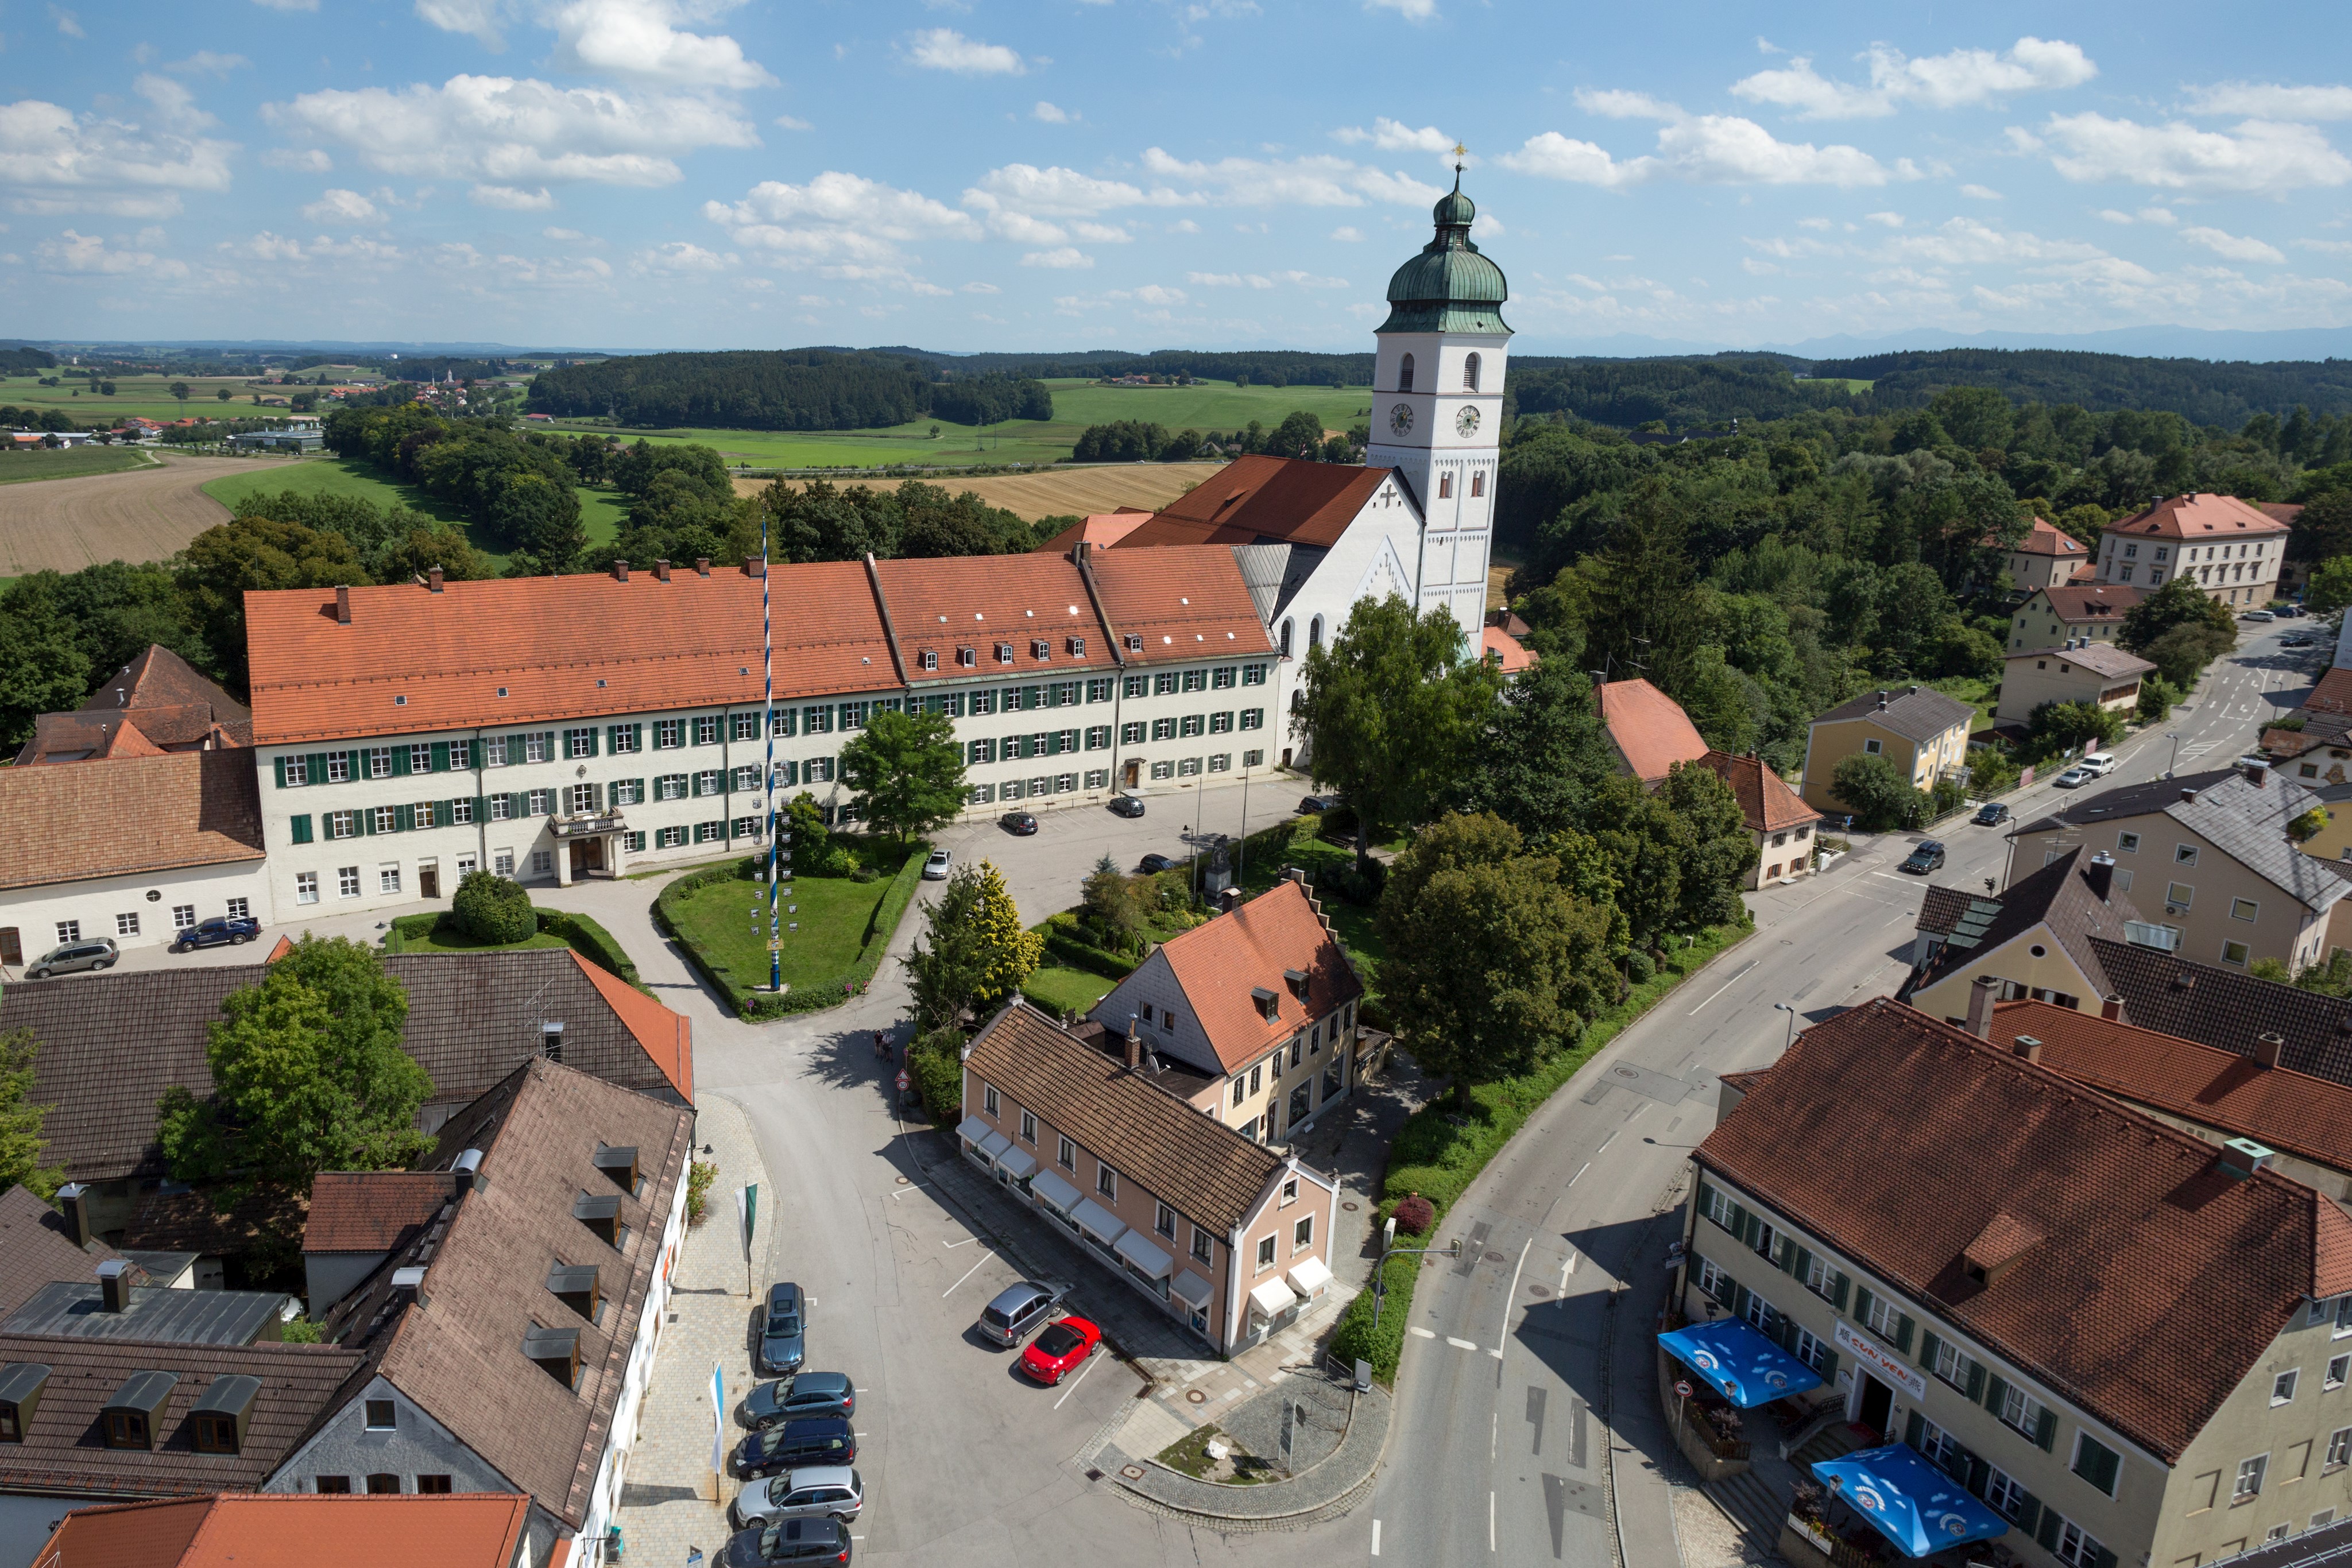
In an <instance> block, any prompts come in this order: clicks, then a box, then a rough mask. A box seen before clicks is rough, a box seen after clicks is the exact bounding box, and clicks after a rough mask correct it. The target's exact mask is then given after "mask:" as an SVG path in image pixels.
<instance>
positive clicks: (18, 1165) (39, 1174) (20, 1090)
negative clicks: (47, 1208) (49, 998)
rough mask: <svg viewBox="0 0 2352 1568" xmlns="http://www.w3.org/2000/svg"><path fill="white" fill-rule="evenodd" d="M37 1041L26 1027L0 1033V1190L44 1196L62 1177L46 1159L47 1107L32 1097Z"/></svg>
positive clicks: (63, 1176)
mask: <svg viewBox="0 0 2352 1568" xmlns="http://www.w3.org/2000/svg"><path fill="white" fill-rule="evenodd" d="M38 1050H39V1042H38V1041H37V1040H35V1039H34V1038H33V1031H32V1030H28V1029H17V1030H9V1031H8V1032H7V1033H5V1034H0V1192H5V1191H7V1190H8V1189H9V1188H10V1187H12V1186H22V1187H26V1188H29V1189H30V1190H31V1191H32V1193H33V1195H34V1196H35V1197H43V1198H46V1197H49V1196H50V1195H51V1194H53V1193H55V1192H56V1191H57V1190H58V1183H59V1182H61V1181H63V1180H64V1179H65V1171H64V1168H63V1167H61V1166H53V1165H49V1164H47V1163H46V1162H45V1161H44V1160H43V1159H42V1157H41V1156H42V1155H44V1154H45V1153H46V1152H47V1144H46V1143H44V1142H43V1140H42V1137H41V1124H42V1121H43V1119H44V1118H46V1117H47V1115H48V1113H49V1108H48V1107H47V1105H43V1104H41V1103H38V1102H37V1101H35V1100H34V1098H33V1059H34V1057H35V1055H36V1054H37V1051H38Z"/></svg>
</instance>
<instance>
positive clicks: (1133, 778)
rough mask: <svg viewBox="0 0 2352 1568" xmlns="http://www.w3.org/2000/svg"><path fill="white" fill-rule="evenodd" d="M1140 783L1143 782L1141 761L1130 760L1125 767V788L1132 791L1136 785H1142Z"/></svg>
mask: <svg viewBox="0 0 2352 1568" xmlns="http://www.w3.org/2000/svg"><path fill="white" fill-rule="evenodd" d="M1142 782H1143V764H1142V762H1141V761H1139V760H1135V759H1130V760H1129V762H1128V765H1127V787H1128V788H1129V789H1134V788H1135V787H1136V786H1137V785H1138V784H1140V783H1142Z"/></svg>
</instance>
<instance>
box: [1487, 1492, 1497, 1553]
mask: <svg viewBox="0 0 2352 1568" xmlns="http://www.w3.org/2000/svg"><path fill="white" fill-rule="evenodd" d="M1486 1550H1487V1551H1489V1552H1492V1551H1493V1550H1495V1494H1494V1493H1493V1492H1488V1493H1487V1494H1486Z"/></svg>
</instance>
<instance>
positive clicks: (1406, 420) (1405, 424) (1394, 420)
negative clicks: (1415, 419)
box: [1389, 402, 1412, 435]
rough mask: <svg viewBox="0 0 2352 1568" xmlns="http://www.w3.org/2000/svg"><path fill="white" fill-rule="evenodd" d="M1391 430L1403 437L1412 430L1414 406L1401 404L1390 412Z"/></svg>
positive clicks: (1405, 403)
mask: <svg viewBox="0 0 2352 1568" xmlns="http://www.w3.org/2000/svg"><path fill="white" fill-rule="evenodd" d="M1389 428H1390V429H1391V430H1393V431H1395V432H1396V433H1397V434H1399V435H1402V434H1404V433H1405V432H1406V431H1408V430H1411V429H1412V404H1411V403H1409V402H1401V403H1399V404H1397V405H1396V406H1395V407H1394V408H1392V409H1391V410H1389Z"/></svg>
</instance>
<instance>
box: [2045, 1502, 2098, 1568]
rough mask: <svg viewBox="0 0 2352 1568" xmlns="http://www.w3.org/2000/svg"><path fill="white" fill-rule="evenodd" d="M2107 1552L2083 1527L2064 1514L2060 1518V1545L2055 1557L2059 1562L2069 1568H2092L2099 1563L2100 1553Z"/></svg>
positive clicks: (2056, 1549) (2055, 1551)
mask: <svg viewBox="0 0 2352 1568" xmlns="http://www.w3.org/2000/svg"><path fill="white" fill-rule="evenodd" d="M2105 1550H2106V1548H2105V1547H2104V1546H2101V1545H2100V1544H2099V1543H2098V1542H2097V1541H2095V1540H2094V1539H2093V1538H2092V1536H2091V1534H2090V1532H2089V1531H2086V1530H2084V1528H2083V1527H2082V1526H2081V1525H2079V1524H2077V1523H2075V1522H2074V1521H2073V1520H2071V1519H2068V1518H2067V1517H2066V1516H2065V1515H2064V1514H2063V1513H2062V1514H2060V1515H2059V1516H2058V1544H2057V1546H2056V1548H2055V1549H2054V1555H2055V1556H2056V1557H2057V1559H2058V1561H2059V1562H2061V1563H2066V1564H2068V1565H2069V1568H2092V1565H2093V1564H2094V1563H2097V1562H2098V1560H2099V1553H2100V1552H2104V1551H2105Z"/></svg>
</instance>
